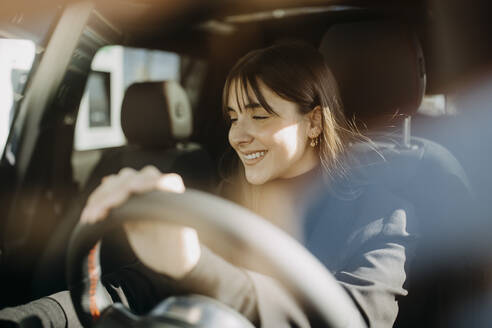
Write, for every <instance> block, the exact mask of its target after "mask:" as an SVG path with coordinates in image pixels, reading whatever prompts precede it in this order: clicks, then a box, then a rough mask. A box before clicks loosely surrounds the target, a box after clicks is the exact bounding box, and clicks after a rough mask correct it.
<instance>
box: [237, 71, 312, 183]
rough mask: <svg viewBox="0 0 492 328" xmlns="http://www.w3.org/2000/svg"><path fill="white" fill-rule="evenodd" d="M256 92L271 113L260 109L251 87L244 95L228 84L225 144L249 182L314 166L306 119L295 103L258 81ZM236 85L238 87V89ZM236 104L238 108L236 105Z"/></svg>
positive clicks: (286, 175) (308, 124) (306, 169)
mask: <svg viewBox="0 0 492 328" xmlns="http://www.w3.org/2000/svg"><path fill="white" fill-rule="evenodd" d="M259 85H260V92H261V93H262V94H263V96H264V98H265V100H266V101H267V103H268V104H269V105H270V106H271V107H272V108H273V110H274V111H275V113H269V112H268V111H267V110H266V109H264V108H263V107H262V106H261V105H260V104H259V101H258V100H257V99H256V97H255V96H254V93H253V92H252V91H251V90H248V92H249V98H250V101H248V97H246V96H245V95H243V94H241V92H238V95H237V96H238V97H240V99H238V98H237V97H236V92H234V90H236V82H233V83H232V85H231V92H230V93H229V99H228V102H227V106H228V112H229V116H230V118H231V122H232V123H231V128H230V130H229V143H230V144H231V146H232V147H233V148H234V150H235V151H236V153H237V154H238V156H239V158H240V159H241V162H242V163H243V166H244V170H245V175H246V179H247V180H248V182H249V183H251V184H256V185H258V184H264V183H266V182H268V181H272V180H274V179H278V178H292V177H295V176H298V175H300V174H303V173H305V172H307V171H309V170H311V169H312V168H313V167H315V166H316V165H317V164H318V162H319V158H318V155H317V154H316V152H315V151H314V150H313V148H311V147H309V145H308V141H309V140H308V129H309V128H310V121H309V119H308V117H307V115H304V114H302V113H300V111H299V109H298V106H297V104H295V103H293V102H291V101H288V100H285V99H283V98H281V97H280V96H278V95H277V94H276V93H275V92H273V91H272V90H270V89H269V88H268V87H266V86H265V85H264V84H263V83H262V82H261V81H259ZM241 89H242V88H239V89H238V90H241ZM238 105H239V106H240V108H238Z"/></svg>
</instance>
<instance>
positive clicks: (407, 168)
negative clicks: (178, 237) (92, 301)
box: [0, 0, 492, 327]
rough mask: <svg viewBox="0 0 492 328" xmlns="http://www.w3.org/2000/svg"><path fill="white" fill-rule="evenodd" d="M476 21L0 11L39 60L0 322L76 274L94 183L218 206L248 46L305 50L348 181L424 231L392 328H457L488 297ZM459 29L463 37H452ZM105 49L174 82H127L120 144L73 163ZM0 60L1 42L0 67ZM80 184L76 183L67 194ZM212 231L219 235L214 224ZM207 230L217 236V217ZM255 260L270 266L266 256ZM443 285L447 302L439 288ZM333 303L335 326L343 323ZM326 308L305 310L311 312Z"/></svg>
mask: <svg viewBox="0 0 492 328" xmlns="http://www.w3.org/2000/svg"><path fill="white" fill-rule="evenodd" d="M3 6H4V5H0V8H2V7H3ZM485 7H486V5H485V4H482V2H480V1H479V2H477V3H476V4H474V5H471V4H465V2H464V1H458V0H456V1H451V3H446V4H444V1H438V0H434V1H424V0H422V1H401V2H398V3H393V2H392V1H350V0H345V1H326V0H325V1H320V0H316V1H306V2H302V1H285V0H284V1H280V0H279V1H277V0H275V1H251V2H228V1H218V0H217V1H207V2H205V1H204V2H200V3H195V2H187V1H184V2H171V1H159V0H146V1H136V0H111V1H77V0H65V1H62V0H50V1H47V2H46V3H45V4H43V5H42V6H41V5H39V4H36V5H31V4H30V3H28V1H20V2H19V3H17V4H8V5H5V8H2V13H0V39H27V40H30V41H32V43H33V44H34V49H35V51H34V59H33V63H32V69H31V70H30V72H28V73H25V74H27V76H26V78H25V83H24V84H23V85H22V86H21V87H19V90H15V94H16V98H15V101H14V102H13V103H12V106H11V108H12V111H11V113H12V114H11V119H10V122H11V123H10V125H9V126H8V137H6V138H5V147H4V151H3V153H1V155H2V157H1V161H0V181H2V183H1V184H0V204H2V206H0V212H1V215H0V227H1V228H0V232H1V233H0V277H1V280H0V281H1V290H2V297H1V298H0V308H3V307H7V306H15V305H19V304H23V303H26V302H29V301H31V300H33V299H36V298H39V297H42V296H46V295H49V294H51V293H54V292H57V291H60V290H63V289H66V286H67V277H66V271H67V267H69V266H70V265H74V264H73V263H76V264H77V265H80V262H81V261H83V258H84V255H86V254H85V253H84V254H82V253H81V254H78V255H77V256H78V257H77V256H76V257H75V258H76V259H72V258H68V260H67V249H68V247H69V243H70V238H71V236H72V232H73V230H74V228H75V226H76V224H77V222H78V220H79V217H80V213H81V211H82V208H83V207H84V204H85V202H86V201H87V198H88V196H89V194H90V193H91V192H92V191H93V190H94V189H95V188H96V187H97V186H98V185H99V183H100V182H101V179H102V178H103V177H105V176H107V175H110V174H115V173H117V172H118V171H119V170H120V169H122V168H124V167H131V168H134V169H141V168H143V167H145V166H147V165H154V166H156V167H157V168H158V169H159V170H160V171H162V172H176V173H178V174H180V175H181V176H182V177H183V180H184V183H185V185H186V186H187V188H191V189H196V190H199V191H202V192H206V193H209V194H216V193H217V185H218V183H219V182H220V179H221V169H222V167H223V165H227V164H229V163H228V161H229V160H230V159H229V157H228V156H226V155H227V154H228V152H230V147H229V146H228V144H227V137H226V133H227V128H226V123H225V121H224V119H223V116H222V111H221V98H222V87H223V84H224V81H225V77H226V75H227V73H228V71H229V69H230V68H231V67H232V65H233V64H234V63H235V61H236V60H237V59H238V58H240V57H241V56H242V55H244V54H245V53H247V52H248V51H250V50H252V49H256V48H261V47H265V46H268V45H272V44H275V43H279V42H285V41H302V42H306V43H309V44H311V45H313V46H314V47H316V48H317V49H319V51H320V52H321V53H322V54H323V56H324V57H325V59H326V62H327V64H328V66H329V67H330V69H331V70H332V72H333V74H334V76H335V78H336V80H337V82H338V83H339V89H340V93H341V98H342V101H343V104H344V112H345V114H346V117H347V119H348V120H349V121H350V122H352V123H353V124H354V126H356V127H357V128H358V129H359V130H360V131H361V132H362V133H363V134H365V135H367V136H368V137H369V138H370V140H371V142H370V143H369V144H352V145H351V146H350V147H351V150H352V151H353V153H354V154H355V155H356V158H357V160H358V165H357V167H356V169H355V171H354V174H355V177H356V179H357V181H358V183H361V182H362V183H376V184H381V185H382V186H384V187H385V188H388V189H389V190H391V191H392V192H393V193H395V194H396V195H399V196H401V197H402V198H404V199H407V200H409V201H410V202H411V203H412V204H413V205H414V206H415V210H416V214H417V216H418V217H419V224H420V225H421V231H423V236H422V237H423V238H422V241H421V244H422V245H421V246H419V247H421V248H422V250H424V251H423V252H422V254H424V255H425V256H424V255H422V256H420V255H419V256H417V260H416V261H415V262H416V263H412V267H411V268H410V269H409V271H408V272H407V274H408V276H409V277H410V278H411V279H409V280H408V281H407V282H406V285H405V286H406V288H407V289H408V290H409V291H410V292H409V295H408V297H405V298H404V299H402V300H399V304H400V313H399V316H398V318H397V322H396V324H395V327H410V326H412V327H414V326H416V325H419V326H425V327H427V326H428V327H431V326H432V327H435V326H452V325H451V323H452V324H454V325H456V327H464V326H466V325H463V326H460V324H461V323H460V321H459V320H458V319H457V318H462V317H460V315H461V312H460V310H461V309H463V308H465V305H467V304H469V303H473V300H476V299H478V300H481V299H482V298H485V299H487V297H490V295H491V290H492V289H491V288H490V286H491V285H492V284H491V283H490V282H491V281H492V279H491V275H490V274H491V271H490V268H491V265H490V263H491V259H492V257H491V254H490V251H489V250H488V249H489V247H487V241H488V240H490V231H492V230H491V229H490V222H489V220H488V218H487V213H489V210H490V208H489V207H490V204H491V202H490V196H489V194H490V193H489V189H490V187H489V186H490V183H492V178H491V177H490V174H488V167H489V165H490V164H491V163H492V158H491V157H490V155H488V153H490V152H488V151H487V150H486V149H488V147H490V146H489V144H490V140H491V139H490V137H491V135H490V132H487V131H488V128H487V122H488V121H487V118H488V115H490V114H488V113H487V112H486V109H487V104H488V100H490V92H488V91H490V85H492V84H491V83H490V82H489V81H490V75H489V74H487V72H489V71H490V59H489V58H490V54H491V51H490V50H492V49H490V47H491V46H490V44H492V42H488V41H492V40H490V38H491V35H492V34H491V33H490V32H491V31H490V27H488V25H487V23H486V22H487V19H486V18H484V15H485V14H484V12H486V10H484V8H485ZM457 17H459V18H460V20H459V21H463V22H467V23H468V25H466V24H463V25H462V24H459V23H458V20H457V19H456V18H457ZM110 46H123V47H125V48H128V49H145V50H148V51H154V52H157V51H164V52H168V53H172V54H176V55H177V56H178V57H179V58H180V62H179V78H178V79H177V80H174V79H162V78H160V79H158V78H157V79H152V80H146V79H145V78H144V79H140V80H139V79H136V80H135V81H132V83H128V87H126V88H125V90H124V94H123V96H122V100H121V106H119V103H118V104H116V105H118V107H119V108H118V115H117V118H119V120H118V124H120V125H121V130H122V133H123V135H124V140H125V141H124V144H119V145H114V146H110V147H104V148H101V147H99V148H94V149H90V150H83V151H80V150H77V149H75V146H74V145H75V140H74V139H75V131H76V125H77V121H78V117H79V116H78V114H79V110H80V108H81V103H82V102H83V97H84V92H85V90H86V84H87V81H88V79H89V76H90V75H91V74H92V73H93V72H94V68H93V66H94V65H92V68H91V63H93V61H94V59H95V57H96V54H97V53H98V52H101V51H104V50H105V49H107V48H108V47H110ZM1 49H2V48H1V44H0V56H1ZM463 49H466V51H465V50H463ZM149 56H150V55H149ZM149 58H150V57H146V58H143V59H142V60H143V61H144V60H150V59H149ZM0 72H1V71H0ZM144 75H145V74H144ZM487 86H488V87H487ZM487 90H488V91H487ZM436 95H438V96H442V98H443V99H445V105H443V106H442V108H441V110H442V111H444V114H441V115H439V116H428V115H425V113H424V112H423V111H422V110H421V109H422V107H423V105H422V104H423V103H424V102H425V100H424V99H425V98H427V97H434V96H436ZM111 106H113V104H111ZM453 108H454V111H453ZM114 119H115V118H114V117H112V118H111V120H114ZM0 141H1V140H0ZM79 175H82V176H84V178H83V179H77V178H76V177H77V176H79ZM199 195H201V194H199ZM196 197H197V198H193V197H190V199H186V202H188V203H187V204H189V205H188V206H189V207H193V206H191V204H193V205H195V204H196V206H197V208H198V206H199V204H201V203H202V201H203V202H204V203H205V201H204V199H207V200H208V198H206V196H203V197H205V198H200V197H201V196H200V197H198V196H196ZM183 201H184V200H183ZM209 201H210V203H208V204H215V205H214V206H216V208H221V206H222V205H221V203H220V202H217V203H214V202H215V200H213V199H210V200H209ZM176 202H177V203H176V204H178V202H179V201H178V200H176ZM179 204H181V205H180V206H181V207H182V208H184V207H186V205H185V204H183V203H179ZM169 206H170V207H172V206H174V205H173V204H171V203H169ZM176 206H178V205H176ZM204 206H205V205H204ZM181 207H179V208H181ZM224 208H225V207H224ZM200 209H201V210H202V211H203V213H206V212H207V210H206V208H205V207H203V208H200ZM224 211H225V210H224ZM231 213H232V212H231ZM206 215H209V214H204V216H206ZM237 215H243V214H240V213H239V212H238V214H237ZM220 217H221V218H222V217H224V218H223V220H224V222H225V221H227V220H226V218H225V213H224V214H223V215H220ZM202 219H203V220H204V221H203V222H207V224H210V227H212V228H211V229H213V228H214V227H213V225H214V224H215V223H213V220H212V219H210V221H207V220H208V219H205V218H202ZM218 220H219V219H218ZM221 220H222V219H221ZM221 222H222V221H221ZM193 224H198V223H195V222H194V221H193ZM221 224H226V223H221ZM202 225H203V223H202ZM231 229H232V228H231ZM265 229H267V228H265ZM214 231H215V230H214ZM217 231H220V229H218V230H217ZM265 231H268V233H270V231H269V230H268V229H267V230H265ZM91 233H92V234H94V235H95V234H96V233H95V232H91ZM237 233H238V234H240V232H237ZM271 233H272V234H274V232H271ZM265 236H268V234H267V232H265ZM99 237H101V236H99ZM81 238H82V237H81ZM85 238H86V239H83V238H82V239H81V241H80V242H79V244H78V245H81V246H80V247H81V248H83V247H85V248H86V249H88V247H89V246H90V245H89V244H90V243H91V242H93V236H92V237H91V236H90V233H87V234H86V235H85ZM91 238H92V239H91ZM122 238H125V234H124V232H123V231H122V230H121V229H119V228H118V230H116V232H114V233H112V234H111V235H107V236H104V240H105V244H104V246H103V250H102V251H101V262H102V266H103V270H105V271H106V270H112V269H114V268H115V267H117V266H118V265H121V263H120V261H119V259H118V254H119V253H120V254H121V253H123V252H126V251H125V249H122V248H121V245H124V244H125V243H124V242H122ZM238 238H239V237H238ZM241 238H242V237H241ZM244 238H246V237H244ZM279 238H280V237H279ZM245 240H247V239H245ZM248 240H249V239H248ZM248 242H249V241H248ZM251 243H252V244H253V243H254V241H251ZM286 243H287V242H286ZM286 245H287V244H286ZM251 247H256V246H255V245H252V246H251ZM257 247H258V249H262V248H261V247H262V246H261V245H259V246H257ZM89 248H90V247H89ZM320 252H321V250H320ZM299 254H301V253H299ZM302 254H304V253H302ZM313 255H314V256H321V255H322V254H316V253H315V254H313ZM265 256H266V257H265V259H266V260H265V261H267V259H269V257H268V256H271V258H274V254H267V255H265ZM299 256H300V257H303V256H304V255H299ZM306 256H307V255H306ZM299 261H300V262H302V261H301V259H299ZM458 263H459V264H458ZM272 265H275V264H272ZM284 265H286V264H284V263H279V264H278V267H279V268H282V270H283V268H284ZM299 265H300V264H299ZM306 265H307V264H306ZM293 266H294V265H293ZM291 269H292V270H293V271H291V272H290V271H289V273H286V272H287V271H288V269H287V268H285V272H282V274H284V273H285V275H281V277H280V278H279V279H280V280H281V281H286V282H288V283H290V284H293V285H295V284H296V282H295V280H294V279H293V278H292V277H293V274H294V272H296V271H295V270H296V269H294V268H291ZM316 270H317V269H316V268H315V266H313V272H314V271H316ZM279 271H281V270H280V269H279ZM297 272H301V271H297ZM316 272H317V271H316ZM289 274H290V276H289ZM68 279H75V278H73V277H70V276H69V277H68ZM77 279H80V277H79V278H77ZM289 279H290V280H289ZM327 281H328V280H327ZM450 285H452V286H455V287H456V288H452V289H450V288H449V287H448V288H447V287H446V286H450ZM326 286H329V284H328V282H327V285H326ZM314 287H315V286H314ZM294 288H299V289H302V290H303V292H305V297H306V299H307V301H306V302H308V301H309V302H312V303H313V304H314V305H312V306H313V307H315V308H317V307H316V306H317V305H316V301H315V300H318V303H319V302H321V301H319V299H321V296H319V294H317V293H316V292H315V289H316V288H313V289H309V290H308V289H305V290H304V289H303V288H307V287H302V286H297V285H296V286H294ZM320 288H321V287H320ZM326 288H331V287H326ZM321 289H322V288H321ZM327 290H328V289H327ZM333 290H334V291H333V293H334V295H335V294H336V295H339V294H337V291H336V290H335V289H333ZM303 295H304V294H303ZM317 297H319V298H317ZM342 298H343V297H342V296H340V299H342ZM334 303H336V302H334ZM342 303H343V304H344V301H340V304H342ZM326 304H329V302H328V301H327V303H326ZM330 304H331V303H330ZM343 304H342V305H340V308H337V311H341V312H343V311H349V310H347V308H344V307H343V306H344V305H343ZM164 307H165V306H163V308H164ZM326 308H328V306H327V305H326V306H325V307H322V306H320V307H319V308H317V309H318V312H319V313H318V314H320V313H323V311H328V310H326ZM480 308H481V306H476V307H475V308H474V309H475V310H476V309H480ZM457 309H460V310H457ZM115 311H116V312H117V313H119V315H122V316H127V314H126V312H124V311H123V310H121V309H118V308H115ZM118 311H119V312H118ZM156 311H157V312H159V311H158V310H156ZM333 311H335V310H333ZM157 312H156V313H157ZM483 313H484V312H479V314H473V316H474V317H475V318H480V320H482V321H480V320H478V319H477V324H476V326H477V327H481V326H483V327H486V326H487V323H488V324H490V322H492V318H491V317H490V315H489V316H487V315H485V316H484V318H482V316H483V315H484V314H483ZM330 315H332V314H330ZM330 315H326V318H328V317H330ZM333 315H334V314H333ZM320 316H321V317H323V315H320ZM469 316H470V314H469V313H468V312H467V313H465V314H464V317H465V318H468V317H469ZM330 318H332V317H330ZM127 319H128V320H136V319H135V318H134V317H131V316H129V317H128V318H127ZM146 320H147V319H146ZM217 320H219V319H217ZM327 320H328V319H327ZM329 320H331V319H329ZM144 321H145V320H144ZM211 322H213V321H211ZM331 322H332V323H335V322H336V320H334V321H331ZM467 322H470V321H467ZM140 324H142V326H145V325H146V324H148V322H147V323H145V322H144V323H142V322H139V323H138V325H140ZM109 325H110V323H108V326H109ZM135 325H137V324H135ZM115 326H116V324H115ZM474 326H475V325H474Z"/></svg>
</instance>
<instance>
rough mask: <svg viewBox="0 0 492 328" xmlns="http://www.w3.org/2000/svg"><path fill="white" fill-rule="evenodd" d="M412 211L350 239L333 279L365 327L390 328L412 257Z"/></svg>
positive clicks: (377, 223) (399, 213) (394, 215)
mask: <svg viewBox="0 0 492 328" xmlns="http://www.w3.org/2000/svg"><path fill="white" fill-rule="evenodd" d="M411 216H413V213H412V210H411V209H409V208H407V209H397V210H394V211H393V212H392V213H391V214H390V215H389V216H388V217H383V218H380V219H377V220H375V221H372V222H370V223H369V224H367V225H365V226H363V227H362V228H361V229H360V230H358V231H356V232H355V233H354V234H353V235H352V236H351V239H352V242H351V247H350V249H351V251H350V254H349V255H348V257H347V258H346V259H345V261H343V262H344V263H343V265H342V266H341V267H340V269H339V270H337V271H336V272H335V278H336V279H337V280H338V281H339V282H340V283H341V285H342V286H343V287H344V288H345V289H346V290H347V292H348V293H349V295H350V296H351V297H352V299H353V300H354V302H355V304H356V306H357V307H358V308H359V310H360V311H361V313H362V315H363V317H364V319H365V320H366V323H367V325H368V326H369V327H392V326H393V323H394V322H395V320H396V317H397V315H398V298H399V297H402V296H405V295H407V291H406V290H405V289H404V287H403V285H404V283H405V280H406V270H405V269H406V267H407V266H408V264H409V262H410V260H411V259H413V257H414V251H415V239H416V238H415V234H414V233H409V232H408V230H409V229H408V227H407V222H408V219H410V217H411Z"/></svg>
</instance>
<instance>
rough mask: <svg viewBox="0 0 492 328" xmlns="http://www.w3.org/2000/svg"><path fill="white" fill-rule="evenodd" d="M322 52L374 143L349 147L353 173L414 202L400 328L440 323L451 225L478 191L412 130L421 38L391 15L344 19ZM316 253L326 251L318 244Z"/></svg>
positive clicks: (349, 108)
mask: <svg viewBox="0 0 492 328" xmlns="http://www.w3.org/2000/svg"><path fill="white" fill-rule="evenodd" d="M320 52H321V53H322V54H323V55H324V57H325V59H326V61H327V63H328V66H329V67H330V69H331V70H332V72H333V74H334V76H335V78H336V80H337V81H338V83H339V88H340V94H341V98H342V102H343V104H344V111H345V114H346V117H347V119H348V120H350V121H352V122H354V123H355V124H356V126H358V127H359V129H361V130H362V131H363V133H364V134H365V135H367V136H369V137H370V138H371V140H372V141H373V142H374V144H373V145H368V144H356V145H354V146H353V147H352V148H353V153H354V154H355V156H356V158H357V159H358V161H359V164H360V165H358V167H356V168H355V170H354V172H353V174H354V177H355V179H354V180H356V181H357V182H358V183H362V184H364V185H378V186H382V187H384V188H385V189H386V190H389V191H390V192H391V193H393V194H395V195H397V196H398V197H400V198H402V199H405V200H407V201H409V202H411V203H412V204H413V205H414V207H415V214H416V217H417V220H418V221H419V222H418V225H419V226H420V233H421V236H420V240H419V244H418V246H417V247H418V248H417V253H416V254H417V255H416V257H415V259H414V261H413V262H412V263H410V267H409V268H406V269H407V281H406V282H405V285H404V288H405V289H407V290H408V296H406V297H404V298H402V299H401V300H399V307H400V310H399V314H398V318H397V320H396V323H395V327H415V326H425V327H435V326H438V325H439V318H438V315H436V313H437V310H438V308H442V305H443V304H444V303H446V302H447V300H446V299H445V298H446V297H447V296H450V298H452V297H456V295H451V293H450V292H449V291H450V290H451V289H453V287H452V286H453V285H452V284H453V279H452V274H451V271H455V272H459V271H460V270H461V268H457V266H456V264H455V263H456V262H455V260H456V259H455V258H454V257H453V253H452V251H450V248H449V247H448V246H449V245H450V243H451V242H452V241H453V238H455V237H454V236H455V235H454V233H455V232H454V231H453V228H451V227H454V228H456V227H459V226H460V225H463V224H464V222H462V220H463V219H464V218H465V217H467V216H468V215H469V213H470V212H468V210H469V209H470V208H471V206H472V203H473V192H472V190H471V187H470V184H469V182H468V178H467V176H466V174H465V172H464V170H463V168H462V167H461V165H460V163H459V162H458V161H457V159H456V158H455V157H454V156H453V155H452V154H451V153H450V152H449V151H448V150H447V149H445V148H444V147H443V146H441V145H439V144H437V143H435V142H432V141H430V140H426V139H423V138H416V137H413V136H411V131H410V128H411V125H410V123H411V116H412V115H413V114H414V113H416V111H417V110H418V108H419V106H420V103H421V101H422V98H423V95H424V92H425V82H426V75H425V64H424V57H423V53H422V50H421V48H420V45H419V42H418V39H417V37H416V36H415V35H414V34H413V33H412V31H411V30H410V29H409V27H407V26H405V25H402V24H400V23H396V22H393V21H371V22H357V23H349V24H339V25H334V26H332V27H331V28H330V29H329V30H328V31H327V32H326V33H325V35H324V36H323V39H322V41H321V44H320ZM312 252H313V253H314V254H316V253H318V255H319V256H322V254H323V253H322V252H323V250H321V249H313V250H312ZM448 269H450V270H448ZM431 272H432V276H429V275H427V274H429V273H431ZM444 272H447V273H448V275H444ZM424 274H426V276H424ZM429 277H430V278H429ZM454 283H455V282H454ZM450 287H451V288H450ZM443 290H447V291H448V292H447V293H444V294H443ZM443 295H445V296H444V297H443Z"/></svg>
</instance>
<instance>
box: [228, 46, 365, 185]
mask: <svg viewBox="0 0 492 328" xmlns="http://www.w3.org/2000/svg"><path fill="white" fill-rule="evenodd" d="M222 103H223V110H224V112H225V114H226V117H228V118H229V120H230V122H231V127H230V130H229V142H230V144H231V146H232V147H233V148H234V150H235V151H236V152H237V154H238V156H239V158H240V159H241V161H242V162H243V164H244V165H245V173H246V178H247V180H248V182H249V183H251V184H263V183H265V182H267V181H270V180H273V179H276V178H291V177H295V176H298V175H300V174H303V173H306V172H307V171H309V170H311V169H313V168H314V167H316V166H318V164H321V165H322V167H323V174H324V176H325V177H326V178H330V177H333V176H334V175H338V174H340V173H342V172H343V171H344V170H343V168H342V164H341V161H340V158H341V157H342V154H343V152H344V150H345V145H346V144H347V143H348V142H350V141H353V140H354V138H355V139H356V138H360V137H361V136H360V135H358V134H357V133H355V132H354V130H351V129H350V128H349V127H348V124H347V122H346V121H345V118H344V115H343V112H342V106H341V102H340V99H339V94H338V90H337V84H336V81H335V79H334V77H333V75H332V73H331V71H330V69H329V68H328V67H327V65H326V63H325V61H324V59H323V57H322V55H321V54H320V53H319V52H318V51H316V50H315V49H314V48H312V47H311V46H308V45H305V44H296V43H288V44H281V45H277V46H273V47H269V48H266V49H260V50H256V51H252V52H250V53H249V54H248V55H246V56H244V57H243V58H242V59H241V60H240V61H239V62H238V63H237V64H236V65H235V66H234V67H233V68H232V70H231V72H230V73H229V76H228V77H227V80H226V83H225V87H224V92H223V97H222ZM309 146H310V147H309ZM263 158H264V160H263ZM260 162H261V165H255V164H257V163H258V164H260Z"/></svg>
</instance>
